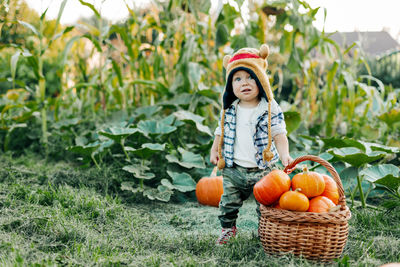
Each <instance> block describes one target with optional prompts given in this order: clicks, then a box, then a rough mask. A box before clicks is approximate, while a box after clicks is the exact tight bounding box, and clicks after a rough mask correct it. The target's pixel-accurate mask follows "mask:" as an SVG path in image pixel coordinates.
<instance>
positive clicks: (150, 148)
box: [125, 143, 165, 159]
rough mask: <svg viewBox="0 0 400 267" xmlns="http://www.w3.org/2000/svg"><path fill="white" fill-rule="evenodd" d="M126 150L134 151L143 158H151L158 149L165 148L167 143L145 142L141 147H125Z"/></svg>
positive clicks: (162, 149)
mask: <svg viewBox="0 0 400 267" xmlns="http://www.w3.org/2000/svg"><path fill="white" fill-rule="evenodd" d="M125 150H126V151H129V152H132V153H133V154H135V155H138V156H139V157H141V158H146V159H147V158H149V157H150V156H151V155H153V154H154V153H156V152H158V151H164V150H165V144H157V143H145V144H142V146H141V148H139V149H134V148H132V147H128V146H126V147H125Z"/></svg>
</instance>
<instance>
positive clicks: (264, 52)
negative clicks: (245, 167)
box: [218, 44, 274, 169]
mask: <svg viewBox="0 0 400 267" xmlns="http://www.w3.org/2000/svg"><path fill="white" fill-rule="evenodd" d="M268 55H269V48H268V46H267V45H266V44H263V45H261V48H260V50H257V49H255V48H242V49H240V50H238V51H237V52H236V53H234V54H233V56H229V55H226V56H225V57H224V61H223V64H224V68H225V69H226V85H225V90H224V93H223V97H222V104H223V111H222V118H221V138H220V141H219V145H218V158H219V160H218V169H223V168H224V167H225V160H224V158H223V157H222V144H223V143H224V121H225V111H226V109H228V108H229V106H230V105H231V104H232V103H233V101H235V100H236V99H237V97H236V96H235V94H234V93H233V88H232V77H233V74H234V73H235V72H237V71H239V70H244V71H247V72H248V73H249V74H250V75H251V76H252V78H253V79H254V80H255V81H256V83H257V86H258V88H259V90H260V95H261V97H264V98H265V99H266V100H267V101H268V146H267V148H265V149H264V151H263V160H264V161H270V160H272V158H273V157H274V155H273V153H272V152H271V145H272V138H271V102H272V100H273V98H274V96H273V94H272V90H271V86H270V84H269V80H268V76H267V67H268V62H267V57H268Z"/></svg>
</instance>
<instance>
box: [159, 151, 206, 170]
mask: <svg viewBox="0 0 400 267" xmlns="http://www.w3.org/2000/svg"><path fill="white" fill-rule="evenodd" d="M178 150H179V153H180V154H181V159H178V158H177V157H176V156H174V155H172V154H171V155H167V156H166V157H165V158H166V159H167V160H168V162H171V163H177V164H179V165H181V166H182V167H185V168H200V169H204V168H205V167H206V165H205V163H204V159H203V157H202V156H200V155H198V154H194V153H193V152H190V151H187V150H185V149H183V148H178Z"/></svg>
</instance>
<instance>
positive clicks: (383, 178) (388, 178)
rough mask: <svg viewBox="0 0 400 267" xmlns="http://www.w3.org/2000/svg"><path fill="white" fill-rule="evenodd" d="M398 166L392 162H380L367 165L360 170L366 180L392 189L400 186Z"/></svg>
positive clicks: (394, 189)
mask: <svg viewBox="0 0 400 267" xmlns="http://www.w3.org/2000/svg"><path fill="white" fill-rule="evenodd" d="M399 173H400V168H399V167H397V166H395V165H393V164H381V165H376V166H371V167H368V168H366V169H364V170H362V171H361V172H360V175H362V176H363V177H364V179H366V180H367V181H369V182H371V183H375V184H378V185H382V186H384V187H387V188H389V189H391V190H393V191H395V192H396V191H397V190H398V188H399V186H400V175H399Z"/></svg>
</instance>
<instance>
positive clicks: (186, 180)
mask: <svg viewBox="0 0 400 267" xmlns="http://www.w3.org/2000/svg"><path fill="white" fill-rule="evenodd" d="M167 173H168V175H169V176H170V177H171V178H172V184H173V186H174V188H175V189H176V190H178V191H180V192H189V191H193V190H195V189H196V182H195V181H194V180H193V178H192V177H191V176H190V175H189V174H187V173H186V172H182V173H177V172H172V171H167Z"/></svg>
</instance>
